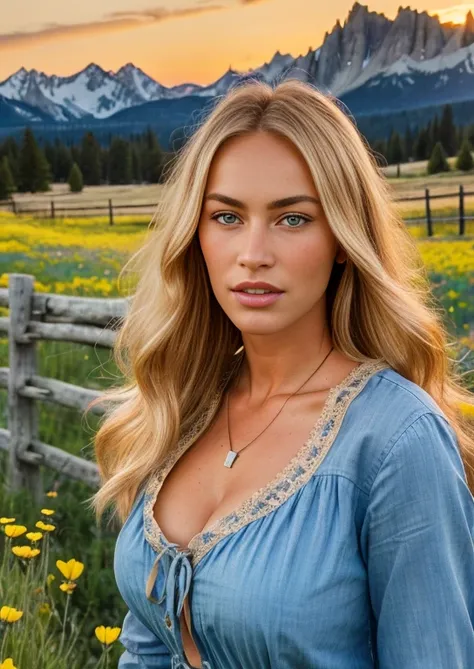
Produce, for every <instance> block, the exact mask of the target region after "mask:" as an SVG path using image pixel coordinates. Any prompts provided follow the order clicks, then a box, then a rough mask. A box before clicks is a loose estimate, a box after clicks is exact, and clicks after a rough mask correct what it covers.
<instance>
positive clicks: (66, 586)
mask: <svg viewBox="0 0 474 669" xmlns="http://www.w3.org/2000/svg"><path fill="white" fill-rule="evenodd" d="M76 586H77V583H72V582H71V581H69V583H61V585H60V586H59V587H60V589H61V590H62V591H63V592H67V594H68V595H72V593H73V592H74V588H75V587H76Z"/></svg>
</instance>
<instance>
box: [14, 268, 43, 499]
mask: <svg viewBox="0 0 474 669" xmlns="http://www.w3.org/2000/svg"><path fill="white" fill-rule="evenodd" d="M33 281H34V277H33V276H30V275H28V274H10V276H9V282H8V284H9V285H8V300H9V305H10V332H9V341H8V355H9V363H8V364H9V375H8V428H9V431H10V448H9V470H10V471H9V477H8V483H7V486H9V487H10V489H11V490H15V491H18V490H20V489H22V488H27V489H28V490H30V492H31V493H32V494H33V497H34V499H35V500H36V501H38V502H39V501H40V499H41V497H42V495H43V486H42V480H41V470H40V467H39V462H38V458H37V457H36V458H35V455H36V454H34V453H29V456H31V457H28V461H25V460H26V457H24V456H26V453H27V451H28V447H29V445H30V443H31V441H32V440H33V439H37V436H38V414H37V409H36V404H35V400H34V399H31V398H29V397H22V396H21V395H20V394H19V393H18V390H19V389H20V388H23V387H24V386H25V385H26V383H27V382H28V380H29V379H30V378H31V377H32V376H34V375H35V374H36V343H35V340H34V339H33V338H32V337H30V336H29V335H28V334H27V332H26V330H27V326H28V322H29V321H30V320H31V319H32V313H31V312H32V300H33V292H34V286H33ZM40 459H41V458H40Z"/></svg>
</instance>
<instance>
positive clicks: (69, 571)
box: [56, 558, 84, 581]
mask: <svg viewBox="0 0 474 669" xmlns="http://www.w3.org/2000/svg"><path fill="white" fill-rule="evenodd" d="M56 567H57V568H58V569H59V571H60V572H61V574H62V575H63V576H64V578H66V579H67V580H68V581H75V580H76V579H77V578H79V576H80V575H81V574H82V572H83V570H84V565H83V563H82V562H79V561H78V560H75V559H74V558H71V559H70V560H68V561H67V562H64V561H63V560H56Z"/></svg>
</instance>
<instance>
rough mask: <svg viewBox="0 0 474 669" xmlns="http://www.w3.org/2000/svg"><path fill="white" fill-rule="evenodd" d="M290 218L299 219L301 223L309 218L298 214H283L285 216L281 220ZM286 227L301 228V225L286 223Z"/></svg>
mask: <svg viewBox="0 0 474 669" xmlns="http://www.w3.org/2000/svg"><path fill="white" fill-rule="evenodd" d="M290 218H293V219H295V218H296V219H297V220H298V219H299V220H301V221H303V225H304V223H306V222H307V221H309V220H310V219H309V218H307V217H306V216H300V215H299V214H288V216H285V218H284V219H283V220H285V219H290ZM287 227H289V228H296V227H298V228H301V227H302V226H301V225H288V226H287Z"/></svg>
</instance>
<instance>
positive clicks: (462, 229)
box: [459, 184, 466, 235]
mask: <svg viewBox="0 0 474 669" xmlns="http://www.w3.org/2000/svg"><path fill="white" fill-rule="evenodd" d="M465 223H466V217H465V213H464V188H463V186H462V184H461V185H460V186H459V234H460V235H463V234H464V232H465Z"/></svg>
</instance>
